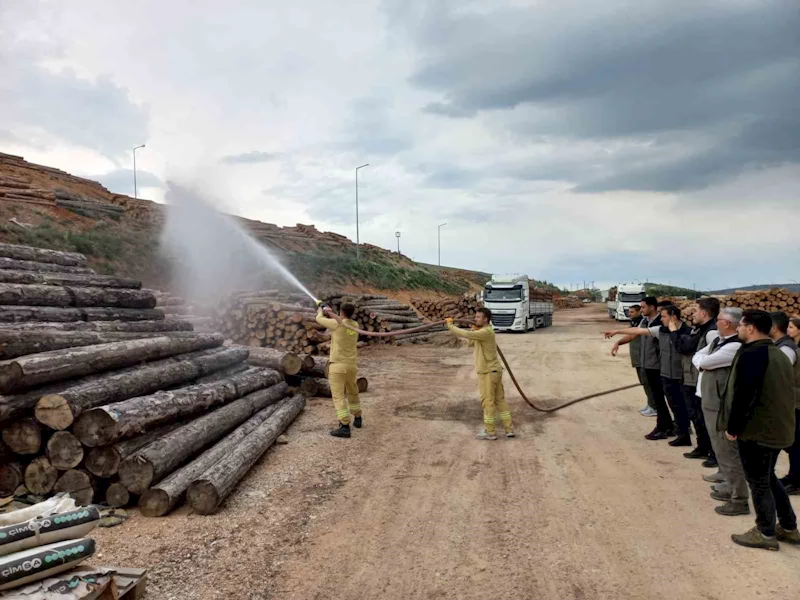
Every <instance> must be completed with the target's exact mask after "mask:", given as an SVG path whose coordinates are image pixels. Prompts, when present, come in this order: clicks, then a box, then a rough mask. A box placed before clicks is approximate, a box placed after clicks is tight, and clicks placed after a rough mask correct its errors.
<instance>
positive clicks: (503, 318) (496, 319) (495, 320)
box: [492, 315, 514, 327]
mask: <svg viewBox="0 0 800 600" xmlns="http://www.w3.org/2000/svg"><path fill="white" fill-rule="evenodd" d="M513 324H514V315H492V325H494V326H495V327H511V326H512V325H513Z"/></svg>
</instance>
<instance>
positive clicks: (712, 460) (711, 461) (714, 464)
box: [703, 457, 719, 469]
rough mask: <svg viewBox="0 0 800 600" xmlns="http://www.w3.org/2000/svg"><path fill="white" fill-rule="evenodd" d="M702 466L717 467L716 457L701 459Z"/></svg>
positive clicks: (707, 467)
mask: <svg viewBox="0 0 800 600" xmlns="http://www.w3.org/2000/svg"><path fill="white" fill-rule="evenodd" d="M703 466H704V467H705V468H706V469H716V468H717V467H719V463H718V462H717V459H716V457H711V458H709V459H707V460H704V461H703Z"/></svg>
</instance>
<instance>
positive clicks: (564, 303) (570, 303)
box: [553, 296, 583, 309]
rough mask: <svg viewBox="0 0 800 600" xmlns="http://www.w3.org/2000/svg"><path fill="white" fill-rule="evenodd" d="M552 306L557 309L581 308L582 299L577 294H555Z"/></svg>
mask: <svg viewBox="0 0 800 600" xmlns="http://www.w3.org/2000/svg"><path fill="white" fill-rule="evenodd" d="M553 306H554V307H555V308H558V309H564V308H583V301H582V300H581V299H580V298H578V297H577V296H563V297H558V296H556V297H555V298H553Z"/></svg>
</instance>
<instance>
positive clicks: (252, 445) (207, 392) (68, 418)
mask: <svg viewBox="0 0 800 600" xmlns="http://www.w3.org/2000/svg"><path fill="white" fill-rule="evenodd" d="M0 262H2V263H3V265H2V266H3V267H4V268H3V269H0V349H1V350H0V353H1V355H0V359H2V360H0V394H2V395H0V429H1V430H2V434H1V436H2V444H0V496H7V495H10V494H15V495H31V496H34V497H43V496H48V495H49V494H51V493H56V492H68V493H69V494H70V495H72V496H73V498H75V499H76V501H77V502H78V503H79V504H88V503H90V502H92V501H98V502H106V503H108V504H110V505H112V506H124V505H127V504H128V503H129V502H130V501H131V500H132V498H133V497H135V496H139V497H140V502H139V503H140V507H141V508H142V512H143V513H144V514H146V515H149V516H157V515H163V514H166V513H167V512H169V511H170V510H171V509H172V508H174V507H175V506H177V505H178V504H179V503H180V502H182V500H183V498H184V497H185V498H187V501H188V503H189V504H190V505H191V507H192V508H193V509H194V511H195V512H198V513H201V514H208V513H210V512H213V511H215V510H216V509H217V507H218V506H219V505H220V503H221V502H222V501H223V500H224V499H225V497H226V496H227V495H228V494H229V493H230V492H231V491H232V490H233V489H234V487H235V486H236V484H237V483H238V482H239V481H240V480H241V479H242V477H243V476H244V475H245V474H246V473H247V471H248V470H249V468H250V467H251V466H252V465H253V464H254V463H255V462H256V461H257V460H258V458H259V457H260V456H261V455H262V454H263V453H264V452H265V451H266V450H267V448H269V446H270V445H271V444H272V443H273V442H274V441H275V439H276V438H277V437H278V435H280V433H282V432H283V431H284V430H285V429H286V428H287V427H288V426H289V424H291V422H292V421H293V420H294V418H295V417H296V416H297V415H298V414H299V413H300V411H302V409H303V407H304V405H305V400H304V398H303V396H301V395H296V396H291V395H290V390H289V387H288V384H287V383H286V381H285V378H284V375H283V373H281V372H280V371H278V370H276V369H271V368H264V367H254V366H250V365H248V364H247V362H246V361H247V358H248V354H249V353H248V349H247V348H238V347H237V348H227V347H224V346H223V337H222V336H221V335H220V334H210V333H196V332H194V331H192V325H191V323H189V322H186V321H180V320H168V319H165V318H164V313H163V312H162V311H161V310H158V309H156V308H154V307H155V305H156V296H155V294H154V293H152V292H151V291H149V290H142V289H141V284H140V282H138V281H135V280H130V279H123V278H116V277H107V276H101V275H96V274H95V273H94V272H93V271H91V269H89V268H88V267H86V258H85V257H84V256H82V255H79V254H73V253H63V252H54V251H50V250H40V249H35V248H28V247H22V246H11V245H7V244H0ZM12 266H13V267H14V268H13V269H11V267H12Z"/></svg>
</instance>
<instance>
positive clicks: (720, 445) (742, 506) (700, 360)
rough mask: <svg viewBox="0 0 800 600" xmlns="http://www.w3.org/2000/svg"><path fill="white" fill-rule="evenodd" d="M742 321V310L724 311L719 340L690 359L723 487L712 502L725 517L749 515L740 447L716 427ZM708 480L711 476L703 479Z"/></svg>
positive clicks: (719, 325)
mask: <svg viewBox="0 0 800 600" xmlns="http://www.w3.org/2000/svg"><path fill="white" fill-rule="evenodd" d="M741 318H742V309H740V308H730V307H726V308H723V309H722V310H721V311H720V313H719V316H718V317H717V330H718V332H719V337H717V338H716V339H715V340H714V341H713V342H711V343H710V344H709V345H708V346H706V347H705V348H701V349H700V350H698V351H697V353H696V354H695V355H694V356H693V357H692V364H693V365H694V366H695V368H696V369H697V371H698V377H697V393H698V395H699V396H700V398H701V403H702V408H703V415H704V416H705V421H706V426H707V427H708V435H709V437H710V438H711V446H712V447H713V448H714V452H715V454H716V455H717V462H718V463H719V472H720V474H721V476H722V478H724V482H725V485H724V486H723V487H717V488H715V489H714V491H712V492H711V497H712V498H713V499H714V500H718V501H720V502H724V503H725V504H723V505H722V506H717V507H716V508H715V510H716V511H717V513H719V514H721V515H725V516H736V515H747V514H750V505H749V503H748V498H749V492H748V488H747V479H746V478H745V475H744V468H743V467H742V461H741V458H739V448H738V446H737V444H736V442H735V441H733V442H732V441H729V440H728V439H726V438H725V435H724V434H725V432H724V431H720V430H719V429H718V428H717V420H718V418H719V411H720V407H721V406H722V402H724V398H725V393H726V389H727V382H728V375H729V374H730V371H731V366H732V365H733V359H734V357H735V356H736V352H737V351H738V350H739V348H740V347H741V346H742V344H741V342H740V341H739V337H738V335H737V332H736V328H737V327H738V325H739V321H740V320H741ZM704 479H706V480H707V481H711V480H714V477H713V476H711V477H704Z"/></svg>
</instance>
